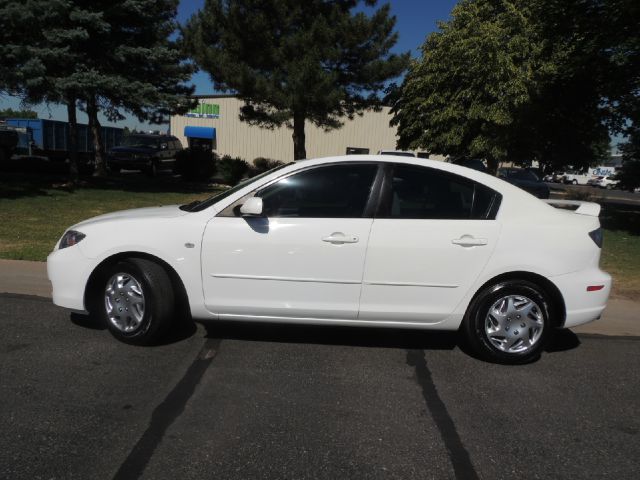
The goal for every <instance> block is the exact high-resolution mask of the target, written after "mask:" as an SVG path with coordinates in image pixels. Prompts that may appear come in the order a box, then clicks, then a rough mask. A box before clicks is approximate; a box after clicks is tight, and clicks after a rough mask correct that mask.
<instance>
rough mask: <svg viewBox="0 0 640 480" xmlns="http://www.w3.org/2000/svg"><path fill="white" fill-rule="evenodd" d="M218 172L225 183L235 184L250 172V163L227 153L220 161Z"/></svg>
mask: <svg viewBox="0 0 640 480" xmlns="http://www.w3.org/2000/svg"><path fill="white" fill-rule="evenodd" d="M218 172H219V173H220V176H221V177H222V180H223V181H224V182H225V183H228V184H229V185H235V184H236V183H238V182H239V181H240V180H242V178H243V177H244V176H245V175H246V174H247V173H248V172H249V164H248V163H247V162H245V161H244V160H243V159H241V158H239V157H235V158H234V157H231V156H229V155H225V156H224V157H222V158H221V159H220V161H219V162H218Z"/></svg>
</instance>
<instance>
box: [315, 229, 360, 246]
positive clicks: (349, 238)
mask: <svg viewBox="0 0 640 480" xmlns="http://www.w3.org/2000/svg"><path fill="white" fill-rule="evenodd" d="M359 240H360V239H359V238H358V237H357V236H355V235H345V234H344V233H342V232H333V233H332V234H331V235H329V236H328V237H322V241H323V242H328V243H333V244H334V245H341V244H343V243H357V242H358V241H359Z"/></svg>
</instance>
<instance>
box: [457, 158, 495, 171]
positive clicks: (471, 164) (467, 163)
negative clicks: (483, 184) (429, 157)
mask: <svg viewBox="0 0 640 480" xmlns="http://www.w3.org/2000/svg"><path fill="white" fill-rule="evenodd" d="M453 163H455V164H456V165H460V166H462V167H467V168H471V169H473V170H477V171H479V172H484V173H487V171H488V170H487V167H486V166H485V164H484V162H483V161H482V160H480V159H466V158H465V159H456V160H453Z"/></svg>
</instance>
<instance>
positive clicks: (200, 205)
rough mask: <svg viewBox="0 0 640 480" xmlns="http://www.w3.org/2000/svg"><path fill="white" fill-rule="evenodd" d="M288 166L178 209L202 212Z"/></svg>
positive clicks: (284, 165) (268, 171)
mask: <svg viewBox="0 0 640 480" xmlns="http://www.w3.org/2000/svg"><path fill="white" fill-rule="evenodd" d="M289 165H290V164H288V163H285V164H283V165H278V166H277V167H275V168H272V169H271V170H267V171H266V172H263V173H261V174H260V175H256V176H255V177H252V178H247V179H246V180H245V181H244V182H240V183H239V184H237V185H236V186H235V187H232V188H230V189H229V190H225V191H224V192H220V193H218V194H216V195H214V196H212V197H209V198H207V199H206V200H202V201H200V202H193V203H189V204H187V205H182V206H181V207H180V208H181V209H182V210H186V211H187V212H199V211H201V210H204V209H205V208H209V207H210V206H211V205H213V204H214V203H217V202H219V201H220V200H222V199H224V198H227V197H228V196H229V195H233V194H234V193H236V192H237V191H238V190H241V189H243V188H244V187H246V186H247V185H251V184H252V183H253V182H256V181H257V180H260V179H261V178H263V177H266V176H267V175H270V174H272V173H273V172H275V171H277V170H280V169H281V168H284V167H287V166H289Z"/></svg>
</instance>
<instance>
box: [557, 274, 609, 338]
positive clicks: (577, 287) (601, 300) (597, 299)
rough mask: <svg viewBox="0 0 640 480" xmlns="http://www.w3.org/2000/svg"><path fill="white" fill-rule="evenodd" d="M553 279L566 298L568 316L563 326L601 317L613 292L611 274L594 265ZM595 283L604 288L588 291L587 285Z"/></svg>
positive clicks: (580, 323) (567, 326)
mask: <svg viewBox="0 0 640 480" xmlns="http://www.w3.org/2000/svg"><path fill="white" fill-rule="evenodd" d="M551 281H553V283H554V284H555V285H556V286H557V287H558V289H559V290H560V293H562V296H563V298H564V303H565V308H566V317H565V321H564V325H563V327H565V328H570V327H575V326H577V325H582V324H584V323H589V322H592V321H594V320H597V319H598V318H600V315H601V314H602V312H603V310H604V309H605V307H606V306H607V300H608V299H609V294H610V293H611V275H609V274H608V273H606V272H603V271H602V270H600V269H599V268H596V267H594V268H590V269H587V270H581V271H579V272H573V273H569V274H566V275H559V276H557V277H551ZM594 285H602V286H603V288H602V289H600V290H596V291H591V292H590V291H587V287H589V286H594Z"/></svg>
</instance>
